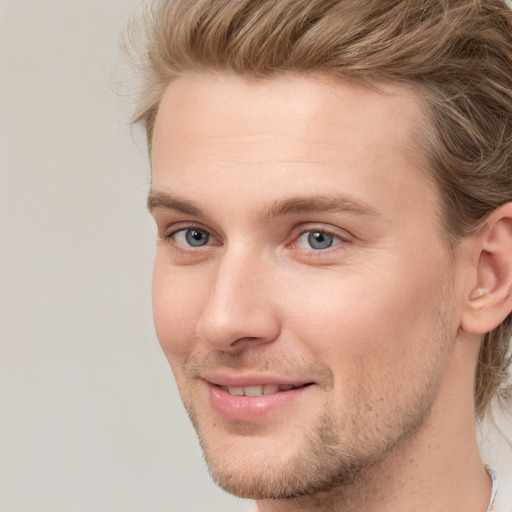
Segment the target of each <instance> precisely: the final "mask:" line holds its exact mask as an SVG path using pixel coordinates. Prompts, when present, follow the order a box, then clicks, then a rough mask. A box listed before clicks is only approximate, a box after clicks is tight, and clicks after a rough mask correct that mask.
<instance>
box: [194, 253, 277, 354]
mask: <svg viewBox="0 0 512 512" xmlns="http://www.w3.org/2000/svg"><path fill="white" fill-rule="evenodd" d="M212 266H213V268H212V277H211V283H210V289H209V295H208V297H207V301H206V304H205V306H204V308H203V311H202V314H201V316H200V318H199V321H198V323H197V334H198V336H199V337H200V338H201V339H203V340H204V341H205V342H206V343H207V344H209V345H211V346H212V347H214V348H216V349H217V350H222V351H237V350H240V349H242V348H247V347H249V346H255V345H259V344H264V343H269V342H272V341H274V340H275V339H276V338H277V337H278V335H279V332H280V321H279V314H278V311H277V308H276V307H275V306H276V304H275V303H274V300H273V299H274V297H275V294H274V293H273V286H272V281H273V273H272V270H271V266H270V265H268V264H265V261H264V259H263V258H258V257H257V256H255V255H254V254H252V255H251V254H240V253H235V251H233V252H232V253H229V252H228V251H226V253H225V254H224V255H223V256H222V257H221V258H220V260H219V261H217V262H212Z"/></svg>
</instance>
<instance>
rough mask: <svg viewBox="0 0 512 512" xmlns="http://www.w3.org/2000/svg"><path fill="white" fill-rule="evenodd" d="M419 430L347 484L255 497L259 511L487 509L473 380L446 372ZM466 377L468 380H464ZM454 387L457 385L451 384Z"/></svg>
mask: <svg viewBox="0 0 512 512" xmlns="http://www.w3.org/2000/svg"><path fill="white" fill-rule="evenodd" d="M448 375H449V376H448V377H447V379H446V380H447V381H446V382H445V383H444V384H443V386H442V389H441V390H440V393H439V395H438V399H437V400H436V402H435V404H434V406H433V408H432V411H431V413H430V415H429V417H428V419H427V420H426V421H425V423H424V424H423V425H422V426H421V428H420V429H418V431H416V432H415V433H413V434H411V435H410V436H409V437H408V438H406V439H403V440H402V442H401V443H400V444H399V445H398V446H396V447H395V448H394V449H393V450H392V451H390V452H389V453H388V454H387V455H386V456H385V458H384V459H383V460H382V461H381V462H380V463H379V464H378V465H376V466H374V467H372V468H370V469H368V470H366V471H365V472H364V473H363V474H361V475H359V476H358V478H356V479H355V480H354V481H352V482H350V484H347V485H342V486H340V487H337V488H334V489H332V490H330V491H328V492H324V493H318V494H316V495H311V496H305V497H300V498H295V499H292V500H268V501H261V502H258V511H259V512H291V511H294V512H297V511H307V512H313V511H322V512H363V511H364V512H398V511H406V510H414V511H415V512H438V511H439V510H446V511H450V512H486V510H487V506H488V504H489V499H490V496H491V480H490V478H489V475H488V474H487V472H486V470H485V467H484V464H483V462H482V459H481V457H480V454H479V449H478V444H477V438H476V426H475V419H474V406H473V398H472V396H471V394H470V393H466V394H464V392H462V393H459V392H457V391H458V389H457V386H458V385H460V383H461V382H462V383H463V385H460V391H464V390H467V389H470V390H472V389H473V387H472V385H471V382H469V383H468V382H464V374H463V373H462V374H461V372H458V371H457V367H456V366H455V368H454V369H453V372H452V373H451V374H450V373H448ZM466 380H467V379H466ZM454 386H455V387H454Z"/></svg>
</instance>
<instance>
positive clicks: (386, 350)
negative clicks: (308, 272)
mask: <svg viewBox="0 0 512 512" xmlns="http://www.w3.org/2000/svg"><path fill="white" fill-rule="evenodd" d="M415 269H416V271H415V272H412V271H411V272H408V271H407V263H406V262H403V264H402V265H389V266H383V268H381V269H380V270H379V271H378V272H377V271H375V272H370V271H368V272H363V271H362V272H359V273H352V274H347V275H345V276H343V275H332V276H329V278H328V279H322V282H321V285H319V284H317V285H315V286H314V287H311V286H308V285H307V283H304V284H301V283H300V281H298V280H296V285H297V288H296V289H295V293H294V296H295V299H294V298H292V297H289V299H290V304H291V306H290V310H289V311H292V312H293V318H292V320H291V321H290V327H291V328H293V329H294V331H295V332H294V334H295V336H296V337H297V338H298V339H299V340H301V341H302V343H303V344H304V345H307V347H308V348H309V349H310V350H312V351H313V352H314V354H315V355H316V357H317V358H320V359H321V360H322V361H323V362H324V363H325V364H327V365H329V366H330V367H331V368H332V369H333V370H334V369H335V368H334V366H336V370H335V371H336V373H339V372H340V373H350V372H351V371H352V369H354V368H356V367H357V366H359V367H360V365H364V366H365V367H366V368H367V369H368V370H369V371H372V372H373V371H374V370H375V371H383V370H381V369H383V368H384V369H388V370H390V369H391V368H393V365H394V366H396V365H397V364H400V365H403V364H407V362H408V361H409V362H411V361H412V360H417V359H418V351H421V350H422V349H425V348H426V347H425V343H427V344H428V340H429V339H432V340H433V341H435V342H438V339H437V338H438V336H437V334H436V333H437V332H438V330H439V324H440V316H442V313H441V311H442V308H443V303H446V296H445V295H446V294H445V293H444V292H443V289H444V288H446V276H447V275H449V273H448V271H447V270H446V269H445V268H443V264H442V263H441V262H439V266H438V268H437V269H436V270H435V271H434V270H433V267H432V269H431V270H429V269H427V270H425V271H422V272H418V270H417V269H418V267H417V266H415ZM447 314H448V313H444V315H445V316H446V315H447ZM289 320H290V318H289ZM358 362H359V363H360V364H358Z"/></svg>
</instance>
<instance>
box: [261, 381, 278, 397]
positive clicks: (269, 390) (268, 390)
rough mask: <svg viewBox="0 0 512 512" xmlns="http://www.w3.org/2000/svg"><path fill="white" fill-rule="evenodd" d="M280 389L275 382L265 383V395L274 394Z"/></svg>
mask: <svg viewBox="0 0 512 512" xmlns="http://www.w3.org/2000/svg"><path fill="white" fill-rule="evenodd" d="M278 391H279V386H276V385H275V384H265V387H264V388H263V394H264V395H273V394H274V393H277V392H278Z"/></svg>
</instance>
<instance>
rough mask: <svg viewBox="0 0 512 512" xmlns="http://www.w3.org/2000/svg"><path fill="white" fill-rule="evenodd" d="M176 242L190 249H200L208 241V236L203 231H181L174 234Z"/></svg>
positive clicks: (192, 229)
mask: <svg viewBox="0 0 512 512" xmlns="http://www.w3.org/2000/svg"><path fill="white" fill-rule="evenodd" d="M173 236H174V239H175V240H176V242H178V243H179V244H182V245H188V246H190V247H202V246H203V245H206V244H207V243H208V242H209V241H210V234H209V233H208V231H204V230H203V229H197V228H190V229H182V230H180V231H177V232H176V233H174V235H173Z"/></svg>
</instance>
